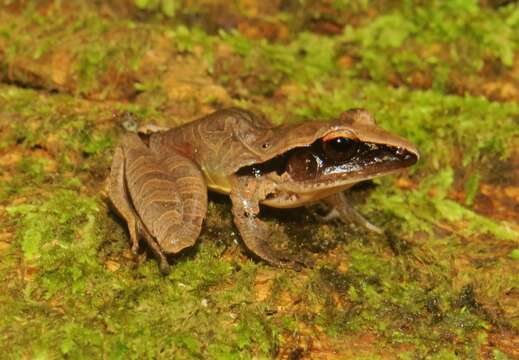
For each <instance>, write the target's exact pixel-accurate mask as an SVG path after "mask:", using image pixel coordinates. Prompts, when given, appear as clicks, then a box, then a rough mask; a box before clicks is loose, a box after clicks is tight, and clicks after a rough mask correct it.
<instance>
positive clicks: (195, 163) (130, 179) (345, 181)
mask: <svg viewBox="0 0 519 360" xmlns="http://www.w3.org/2000/svg"><path fill="white" fill-rule="evenodd" d="M418 157H419V155H418V151H417V149H416V148H415V146H414V145H413V144H411V143H410V142H408V141H407V140H405V139H402V138H401V137H399V136H397V135H394V134H392V133H390V132H388V131H386V130H383V129H382V128H380V127H378V126H377V125H376V124H375V121H374V119H373V117H372V116H371V114H370V113H369V112H368V111H366V110H363V109H351V110H348V111H346V112H344V113H342V114H341V115H340V116H339V118H338V119H335V120H332V121H331V122H326V123H325V122H317V121H313V122H305V123H301V124H292V125H282V126H278V127H275V126H274V125H272V123H271V122H270V121H268V120H267V119H266V118H264V117H263V116H260V115H256V114H254V113H251V112H249V111H247V110H243V109H238V108H230V109H225V110H220V111H216V112H214V113H212V114H210V115H207V116H204V117H202V118H200V119H198V120H196V121H194V122H191V123H188V124H186V125H183V126H180V127H177V128H173V129H167V130H164V131H161V130H160V129H158V130H157V129H155V130H154V131H153V132H152V133H151V134H147V135H144V134H141V135H140V136H139V135H137V134H135V133H128V134H126V135H124V137H123V138H122V140H121V142H120V144H119V146H118V147H117V148H116V150H115V154H114V158H113V163H112V169H111V173H110V177H109V181H108V182H109V190H108V193H109V197H110V199H111V201H112V203H113V205H114V207H115V209H116V210H117V211H118V213H119V214H120V215H121V216H122V217H123V218H124V219H125V220H126V222H127V224H128V229H129V233H130V238H131V241H132V244H133V245H132V250H133V251H134V252H137V251H138V248H139V239H140V238H141V237H142V238H143V239H144V240H145V242H146V243H147V244H148V245H149V247H150V248H151V250H152V251H153V253H154V254H155V256H156V257H157V258H158V260H159V262H160V268H161V271H163V272H167V271H168V269H169V265H168V261H167V259H166V255H167V254H176V253H178V252H180V251H181V250H183V249H185V248H187V247H190V246H192V245H193V244H194V243H195V241H196V239H197V237H198V236H199V234H200V230H201V226H202V221H203V219H204V217H205V214H206V211H207V189H210V190H213V191H217V192H220V193H225V194H229V195H230V198H231V202H232V213H233V216H234V223H235V225H236V227H237V229H238V230H239V232H240V235H241V237H242V239H243V242H244V244H245V246H246V247H247V248H248V249H249V250H250V251H251V252H252V253H254V254H256V255H257V256H258V257H260V258H261V259H263V260H265V261H266V262H268V263H270V264H273V265H276V266H291V265H294V264H295V262H296V261H295V260H294V259H292V258H290V257H289V256H287V255H286V254H284V253H282V252H280V251H277V250H274V249H273V248H272V247H271V246H270V245H269V243H268V240H269V238H270V235H271V230H270V229H269V227H268V225H267V224H266V223H264V222H262V221H261V220H260V219H258V217H257V216H258V213H259V211H260V207H259V205H260V204H264V205H267V206H272V207H277V208H293V207H299V206H304V205H307V204H310V203H315V202H317V201H322V202H324V203H326V204H327V205H328V206H329V207H330V208H331V210H330V212H329V214H328V215H327V216H325V217H324V219H325V220H328V219H332V218H339V219H341V220H343V221H346V222H351V221H353V222H356V223H358V224H361V225H363V226H364V227H366V228H368V229H370V230H372V231H379V230H378V228H377V227H375V226H374V225H372V224H370V223H369V222H368V221H366V220H365V219H364V218H362V216H361V215H360V214H358V213H357V212H356V211H355V210H354V209H353V208H352V207H350V206H349V205H348V203H347V202H346V199H345V196H344V194H343V191H344V190H346V189H348V188H350V187H351V186H353V185H354V184H356V183H358V182H359V181H363V180H367V179H371V178H374V177H377V176H381V175H386V174H388V173H391V172H393V171H395V170H400V169H402V168H405V167H408V166H410V165H412V164H414V163H415V162H416V161H417V160H418Z"/></svg>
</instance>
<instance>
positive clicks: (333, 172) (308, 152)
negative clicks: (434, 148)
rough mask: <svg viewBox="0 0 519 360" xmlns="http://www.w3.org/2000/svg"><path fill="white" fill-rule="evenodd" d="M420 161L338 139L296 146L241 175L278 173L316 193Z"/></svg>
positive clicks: (400, 151)
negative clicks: (316, 190)
mask: <svg viewBox="0 0 519 360" xmlns="http://www.w3.org/2000/svg"><path fill="white" fill-rule="evenodd" d="M417 160H418V154H417V153H416V152H414V151H412V150H408V149H405V148H402V147H398V146H390V145H385V144H377V143H372V142H363V141H360V140H358V139H352V138H348V137H335V138H333V139H330V140H324V139H318V140H316V141H315V142H313V143H312V144H311V145H309V146H303V147H295V148H293V149H290V150H289V151H287V152H285V153H283V154H281V155H278V156H276V157H274V158H272V159H270V160H268V161H265V162H263V163H259V164H255V165H251V166H247V167H244V168H242V169H240V171H239V173H240V174H251V175H256V176H261V175H267V174H273V175H274V174H276V175H278V176H280V177H282V178H283V182H284V183H285V184H286V185H294V186H295V185H298V187H301V190H304V188H307V189H308V190H311V189H314V190H315V189H316V188H330V187H336V186H343V185H347V184H351V183H354V182H358V181H362V180H366V179H370V178H373V177H375V176H379V175H383V174H387V173H390V172H392V171H395V170H398V169H402V168H405V167H408V166H411V165H413V164H414V163H416V161H417Z"/></svg>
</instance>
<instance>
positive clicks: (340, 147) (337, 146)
mask: <svg viewBox="0 0 519 360" xmlns="http://www.w3.org/2000/svg"><path fill="white" fill-rule="evenodd" d="M328 143H329V144H330V145H331V147H332V148H333V150H335V151H345V150H347V149H348V148H350V147H351V146H353V145H354V143H355V141H354V140H351V139H348V138H343V137H339V138H335V139H333V140H330V141H329V142H328Z"/></svg>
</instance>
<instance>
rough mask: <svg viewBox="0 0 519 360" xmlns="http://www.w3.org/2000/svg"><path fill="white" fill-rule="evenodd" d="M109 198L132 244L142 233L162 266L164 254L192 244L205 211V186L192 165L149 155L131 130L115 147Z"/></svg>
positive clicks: (179, 158) (171, 156)
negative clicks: (122, 219)
mask: <svg viewBox="0 0 519 360" xmlns="http://www.w3.org/2000/svg"><path fill="white" fill-rule="evenodd" d="M109 197H110V199H111V201H112V203H113V204H114V206H115V208H116V209H117V210H118V212H119V213H120V214H121V216H122V217H123V218H124V219H125V220H126V222H127V223H128V229H129V232H130V238H131V240H132V244H133V246H132V248H133V249H134V251H136V250H137V249H138V237H139V236H142V237H143V238H144V240H145V241H146V242H147V243H148V244H149V245H150V247H151V248H152V250H153V252H154V253H155V254H156V256H158V257H159V259H160V260H161V268H163V267H165V264H164V259H165V256H164V254H176V253H178V252H180V251H181V250H183V249H184V248H186V247H189V246H192V245H193V244H194V243H195V241H196V239H197V238H198V235H199V234H200V230H201V226H202V222H203V219H204V217H205V213H206V211H207V186H206V185H205V180H204V177H203V175H202V173H201V172H200V170H198V168H197V167H196V166H195V165H194V164H193V162H192V161H191V160H189V159H187V158H186V157H184V156H182V155H180V154H177V153H174V152H173V153H167V154H164V153H163V154H162V155H161V154H160V153H155V152H153V151H152V150H150V149H149V148H148V147H146V146H145V145H144V143H143V142H142V141H141V140H140V138H139V137H138V136H137V135H135V134H127V135H125V137H124V138H123V140H122V141H121V143H120V145H119V147H118V148H117V149H116V152H115V155H114V160H113V164H112V171H111V177H110V186H109Z"/></svg>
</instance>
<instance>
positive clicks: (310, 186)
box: [269, 153, 418, 194]
mask: <svg viewBox="0 0 519 360" xmlns="http://www.w3.org/2000/svg"><path fill="white" fill-rule="evenodd" d="M410 155H414V154H413V153H410ZM416 161H418V156H416V157H415V159H414V161H413V162H409V163H408V164H407V165H405V166H402V162H395V163H393V164H385V165H386V166H383V167H381V165H380V164H379V166H378V167H376V168H375V167H374V166H372V168H371V169H370V168H369V167H367V168H364V169H363V170H362V172H357V173H355V172H353V173H342V174H341V173H337V174H335V177H334V178H330V179H323V177H322V176H321V177H320V178H317V179H314V180H300V181H298V180H294V179H292V178H291V177H290V175H289V174H288V173H287V172H285V173H283V174H282V175H277V174H275V173H271V174H269V176H271V177H278V178H281V179H280V181H276V182H277V183H278V184H280V189H282V190H284V191H289V192H294V193H300V194H303V193H313V192H316V191H321V190H327V189H333V188H342V187H348V186H349V185H352V184H356V183H358V182H361V181H366V180H370V179H373V178H376V177H378V176H385V175H390V174H394V173H397V172H399V171H401V170H403V169H405V168H407V167H409V166H411V165H413V164H415V163H416ZM388 165H389V166H388ZM390 165H393V166H390ZM392 167H393V168H392ZM370 170H372V171H370ZM373 170H374V171H373ZM329 176H334V175H329Z"/></svg>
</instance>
